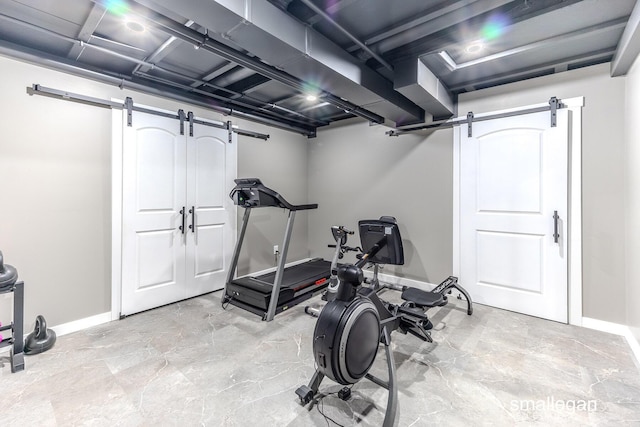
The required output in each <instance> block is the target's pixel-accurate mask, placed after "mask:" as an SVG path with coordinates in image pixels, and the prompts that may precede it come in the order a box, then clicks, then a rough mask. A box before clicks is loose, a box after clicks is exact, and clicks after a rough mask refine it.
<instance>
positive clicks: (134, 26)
mask: <svg viewBox="0 0 640 427" xmlns="http://www.w3.org/2000/svg"><path fill="white" fill-rule="evenodd" d="M125 25H126V26H127V28H128V29H130V30H131V31H135V32H136V33H144V30H145V28H144V25H142V24H141V23H139V22H136V21H127V22H126V23H125Z"/></svg>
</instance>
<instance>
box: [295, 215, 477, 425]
mask: <svg viewBox="0 0 640 427" xmlns="http://www.w3.org/2000/svg"><path fill="white" fill-rule="evenodd" d="M359 228H360V237H361V243H362V246H363V248H364V249H365V250H366V252H365V253H364V255H362V256H361V257H360V259H359V260H358V262H356V264H346V265H342V266H340V267H339V268H338V271H337V276H338V279H339V281H340V285H339V289H338V292H337V294H336V298H335V299H334V300H333V301H330V302H328V303H327V305H326V306H325V307H324V308H323V310H322V311H321V312H320V315H319V317H318V321H317V323H316V327H315V330H314V334H313V354H314V359H315V362H316V365H317V369H316V371H315V373H314V375H313V377H312V379H311V381H310V382H309V384H308V385H303V386H301V387H299V388H298V389H297V390H296V395H297V396H298V397H299V398H300V402H301V403H302V404H303V405H306V404H308V403H310V402H312V401H313V400H314V398H315V397H316V395H317V394H318V389H319V387H320V384H321V383H322V381H323V379H324V378H325V377H329V378H330V379H332V380H333V381H335V382H337V383H338V384H342V385H345V386H347V385H351V384H355V383H357V382H358V381H360V380H361V379H362V378H367V379H369V380H370V381H372V382H374V383H375V384H377V385H378V386H381V387H383V388H385V389H387V391H388V396H387V407H386V411H385V416H384V421H383V424H382V426H383V427H391V426H393V424H394V422H395V418H396V412H397V403H398V391H397V386H396V372H395V362H394V358H393V352H392V351H391V348H390V345H391V333H392V332H393V331H395V330H400V331H401V332H403V333H411V334H412V335H414V336H416V337H418V338H420V339H422V340H424V341H429V342H431V341H432V340H431V336H430V334H429V329H430V327H429V325H430V322H429V319H428V317H427V316H426V314H425V313H424V312H422V313H420V312H419V308H420V307H427V306H428V305H430V304H432V303H434V302H437V301H440V303H442V302H444V300H445V298H446V297H444V293H445V292H446V290H445V289H449V288H451V287H452V286H447V285H445V286H443V287H442V289H440V290H438V292H435V293H437V294H439V295H440V297H439V298H435V297H433V296H431V295H430V296H429V297H425V298H427V300H419V301H412V300H409V298H411V297H412V296H416V295H417V296H418V297H424V294H430V293H429V292H424V291H419V290H418V291H419V292H417V293H416V292H415V291H409V289H413V288H405V289H404V290H403V299H404V300H405V303H403V304H400V305H397V304H391V303H389V302H385V301H383V300H382V299H381V298H380V297H379V296H378V292H379V290H380V288H379V287H378V289H376V288H374V287H373V286H372V287H364V286H362V283H363V280H364V275H363V272H362V267H363V266H365V265H366V264H367V263H369V262H371V263H373V264H374V265H376V264H391V265H403V264H404V252H403V248H402V239H401V237H400V231H399V228H398V225H397V223H396V221H395V218H392V217H382V218H381V219H379V220H365V221H360V222H359ZM376 278H377V277H376ZM455 284H456V285H457V282H455ZM457 287H458V288H459V289H462V288H461V287H460V286H459V285H457ZM407 291H409V292H407ZM434 291H435V290H434ZM440 291H442V293H440ZM405 293H406V294H405ZM423 293H424V294H423ZM432 293H433V292H432ZM465 295H467V296H468V294H466V292H465ZM467 301H468V309H467V313H468V314H471V312H472V311H473V309H472V306H471V299H470V298H469V299H468V300H467ZM423 303H428V304H427V305H425V304H423ZM425 311H426V309H425ZM380 343H382V344H384V348H385V353H386V361H387V370H388V380H387V381H385V380H383V379H380V378H378V377H375V376H373V375H372V374H370V373H369V370H370V368H371V366H372V365H373V362H374V361H375V358H376V355H377V353H378V347H379V344H380Z"/></svg>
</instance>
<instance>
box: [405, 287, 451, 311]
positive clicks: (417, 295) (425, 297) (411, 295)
mask: <svg viewBox="0 0 640 427" xmlns="http://www.w3.org/2000/svg"><path fill="white" fill-rule="evenodd" d="M402 299H403V300H405V301H409V302H412V303H414V304H415V305H417V306H418V307H435V306H439V305H440V304H442V303H444V296H443V295H442V294H440V293H436V292H425V291H422V290H420V289H417V288H407V289H405V290H404V291H402Z"/></svg>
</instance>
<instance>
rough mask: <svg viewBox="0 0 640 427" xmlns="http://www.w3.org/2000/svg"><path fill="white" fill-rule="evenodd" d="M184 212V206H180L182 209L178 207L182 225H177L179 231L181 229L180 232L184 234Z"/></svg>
mask: <svg viewBox="0 0 640 427" xmlns="http://www.w3.org/2000/svg"><path fill="white" fill-rule="evenodd" d="M184 214H185V212H184V206H183V207H182V209H180V215H182V225H180V227H178V228H179V229H180V231H182V234H184V220H185V215H184Z"/></svg>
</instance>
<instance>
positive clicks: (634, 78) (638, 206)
mask: <svg viewBox="0 0 640 427" xmlns="http://www.w3.org/2000/svg"><path fill="white" fill-rule="evenodd" d="M626 94H627V97H626V103H625V107H626V114H627V115H626V120H625V122H626V125H625V131H626V135H625V149H626V151H625V158H626V163H625V164H624V166H625V169H626V174H627V183H626V184H627V185H626V192H625V196H626V203H627V204H626V226H627V233H626V239H625V240H626V250H627V253H626V280H625V282H626V284H627V294H626V298H625V301H626V312H627V322H628V324H629V327H630V328H631V331H632V332H633V334H634V336H635V337H636V339H637V340H638V341H640V263H639V262H638V260H640V145H639V144H638V141H640V131H639V130H638V126H636V124H637V122H636V121H637V120H638V117H640V60H638V59H636V61H635V64H634V66H633V68H632V69H631V71H630V72H629V74H628V75H627V90H626Z"/></svg>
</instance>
